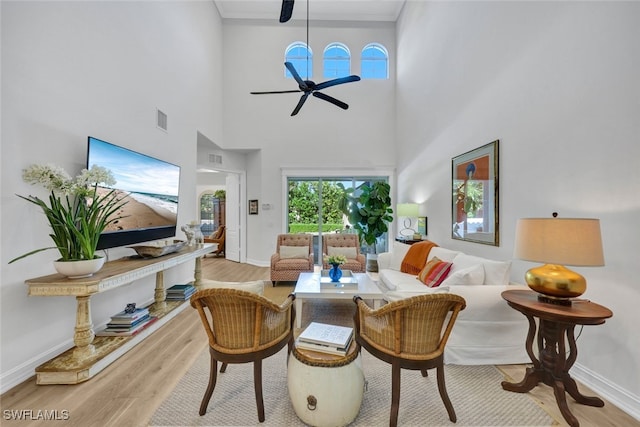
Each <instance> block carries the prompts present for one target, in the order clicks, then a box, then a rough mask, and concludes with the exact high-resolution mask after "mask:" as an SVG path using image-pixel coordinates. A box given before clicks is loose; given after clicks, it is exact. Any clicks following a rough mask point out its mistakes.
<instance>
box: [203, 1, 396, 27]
mask: <svg viewBox="0 0 640 427" xmlns="http://www.w3.org/2000/svg"><path fill="white" fill-rule="evenodd" d="M308 1H309V18H310V19H312V20H323V21H388V22H395V21H396V20H397V19H398V15H399V14H400V10H401V9H402V6H403V5H404V3H405V1H406V0H308ZM213 2H214V3H215V5H216V7H217V8H218V11H219V12H220V15H221V16H222V18H225V19H226V18H229V19H273V20H275V21H276V22H277V21H278V18H279V17H280V8H281V6H282V0H213ZM306 17H307V0H295V4H294V7H293V16H292V18H291V19H293V20H297V19H301V20H304V19H306Z"/></svg>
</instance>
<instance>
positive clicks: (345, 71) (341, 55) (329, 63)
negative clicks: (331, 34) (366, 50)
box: [323, 43, 351, 79]
mask: <svg viewBox="0 0 640 427" xmlns="http://www.w3.org/2000/svg"><path fill="white" fill-rule="evenodd" d="M323 68H324V77H328V78H332V79H335V78H337V77H346V76H348V75H349V74H351V53H350V52H349V49H348V48H347V47H346V46H345V45H343V44H342V43H331V44H330V45H328V46H327V47H326V48H325V49H324V64H323Z"/></svg>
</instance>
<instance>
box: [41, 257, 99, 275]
mask: <svg viewBox="0 0 640 427" xmlns="http://www.w3.org/2000/svg"><path fill="white" fill-rule="evenodd" d="M104 261H105V259H104V257H100V258H94V259H83V260H80V261H54V262H53V267H54V268H55V269H56V271H57V272H58V273H60V274H62V275H64V276H67V277H68V278H69V279H79V278H82V277H90V276H92V275H93V273H95V272H97V271H99V270H100V269H101V268H102V266H103V265H104Z"/></svg>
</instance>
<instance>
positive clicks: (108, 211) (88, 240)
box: [9, 165, 127, 278]
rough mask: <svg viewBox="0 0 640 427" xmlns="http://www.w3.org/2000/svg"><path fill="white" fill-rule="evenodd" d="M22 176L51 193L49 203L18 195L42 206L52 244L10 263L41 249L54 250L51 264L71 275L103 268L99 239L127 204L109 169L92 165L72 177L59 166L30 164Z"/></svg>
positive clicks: (84, 275)
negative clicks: (55, 251) (99, 252)
mask: <svg viewBox="0 0 640 427" xmlns="http://www.w3.org/2000/svg"><path fill="white" fill-rule="evenodd" d="M22 179H23V180H24V181H25V182H27V183H29V184H32V185H41V186H42V187H44V188H45V189H47V190H49V191H50V192H51V193H50V194H49V203H48V204H47V202H46V201H44V200H42V199H40V198H39V197H37V196H31V195H29V196H26V197H25V196H21V195H18V197H20V198H22V199H24V200H26V201H28V202H30V203H33V204H34V205H36V206H38V207H40V208H41V209H42V211H43V212H44V214H45V216H46V217H47V221H48V222H49V226H50V227H51V230H52V232H51V234H49V236H50V237H51V239H52V240H53V242H54V244H55V246H49V247H46V248H40V249H36V250H33V251H31V252H27V253H26V254H24V255H21V256H19V257H17V258H14V259H13V260H11V261H9V264H11V263H12V262H15V261H18V260H20V259H22V258H25V257H28V256H30V255H33V254H35V253H38V252H41V251H45V250H48V249H57V250H58V252H59V253H60V258H59V259H58V260H57V261H56V262H54V267H55V268H56V270H58V272H59V273H61V274H64V275H66V276H69V277H72V278H76V277H87V276H90V275H92V274H93V273H95V272H96V271H98V270H99V269H100V268H102V265H103V264H104V258H103V257H99V256H97V255H96V250H97V246H98V239H99V238H100V234H101V233H102V232H103V231H104V230H105V229H106V228H107V226H108V225H109V224H112V223H114V222H115V221H118V220H119V219H121V218H123V216H121V215H120V214H119V210H120V209H121V208H122V207H123V206H124V205H125V204H126V203H127V200H124V199H125V197H126V195H124V196H123V195H122V194H120V193H118V192H117V191H116V190H114V189H111V188H109V186H113V185H114V184H115V183H116V181H115V179H114V177H113V174H112V173H111V171H109V170H108V169H106V168H104V167H101V166H95V165H94V166H92V167H91V169H89V170H87V169H83V170H82V172H81V173H80V174H79V175H78V176H76V177H75V178H71V176H70V175H69V174H68V173H67V172H66V171H65V170H64V169H62V168H60V167H58V166H54V165H31V166H29V167H28V168H27V169H25V170H23V173H22ZM76 261H81V262H82V263H81V264H84V265H85V266H86V265H87V264H89V265H90V267H88V268H89V269H88V270H84V269H83V267H77V265H76V264H72V262H76ZM78 268H80V270H78ZM91 270H94V271H91Z"/></svg>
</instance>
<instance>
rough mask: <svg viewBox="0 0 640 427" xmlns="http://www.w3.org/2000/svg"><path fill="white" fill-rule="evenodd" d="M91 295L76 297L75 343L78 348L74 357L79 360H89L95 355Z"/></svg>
mask: <svg viewBox="0 0 640 427" xmlns="http://www.w3.org/2000/svg"><path fill="white" fill-rule="evenodd" d="M90 298H91V297H90V296H89V295H86V296H77V297H76V327H75V331H74V334H73V342H74V344H75V345H76V348H75V349H74V350H73V355H74V357H75V358H77V359H84V358H87V357H89V356H91V355H93V354H94V353H95V347H94V346H93V344H92V343H93V338H94V337H95V333H94V332H93V323H92V322H91V304H90V301H89V299H90Z"/></svg>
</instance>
